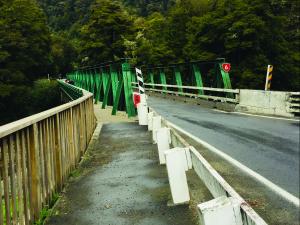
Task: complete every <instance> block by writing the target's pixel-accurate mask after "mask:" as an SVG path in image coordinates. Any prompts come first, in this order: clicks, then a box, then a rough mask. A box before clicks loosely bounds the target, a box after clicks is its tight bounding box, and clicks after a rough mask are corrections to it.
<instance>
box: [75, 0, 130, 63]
mask: <svg viewBox="0 0 300 225" xmlns="http://www.w3.org/2000/svg"><path fill="white" fill-rule="evenodd" d="M80 33H81V36H80V46H81V48H80V57H81V61H82V62H85V63H87V64H89V65H93V64H97V63H99V62H104V61H109V60H117V59H119V58H123V57H124V51H125V46H124V38H127V39H131V38H130V36H133V33H134V29H133V22H132V19H131V17H130V15H129V14H128V13H127V11H125V10H124V9H123V8H122V6H121V5H120V4H119V3H117V2H115V1H109V0H97V1H96V3H95V4H93V6H92V7H91V10H90V17H89V20H88V22H87V24H85V25H84V26H83V27H82V28H81V30H80Z"/></svg>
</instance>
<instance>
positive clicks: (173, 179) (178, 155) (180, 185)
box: [165, 148, 190, 205]
mask: <svg viewBox="0 0 300 225" xmlns="http://www.w3.org/2000/svg"><path fill="white" fill-rule="evenodd" d="M183 154H184V155H185V149H183V148H176V149H170V150H167V151H165V157H166V165H167V171H168V177H169V184H170V189H171V193H172V199H173V203H174V205H176V204H183V203H186V202H189V201H190V194H189V188H188V184H187V178H186V174H185V167H184V163H183V161H182V160H183V159H182V155H183Z"/></svg>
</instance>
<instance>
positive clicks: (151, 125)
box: [148, 112, 153, 131]
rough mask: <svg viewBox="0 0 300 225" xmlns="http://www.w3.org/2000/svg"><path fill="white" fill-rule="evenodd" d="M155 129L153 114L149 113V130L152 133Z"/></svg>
mask: <svg viewBox="0 0 300 225" xmlns="http://www.w3.org/2000/svg"><path fill="white" fill-rule="evenodd" d="M152 128H153V112H149V113H148V130H149V131H151V130H152Z"/></svg>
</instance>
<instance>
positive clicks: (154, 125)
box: [152, 116, 161, 144]
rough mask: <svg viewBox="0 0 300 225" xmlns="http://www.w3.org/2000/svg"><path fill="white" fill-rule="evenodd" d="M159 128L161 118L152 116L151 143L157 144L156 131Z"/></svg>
mask: <svg viewBox="0 0 300 225" xmlns="http://www.w3.org/2000/svg"><path fill="white" fill-rule="evenodd" d="M160 128H161V116H153V118H152V139H153V143H154V144H156V143H157V136H156V134H157V131H158V130H159V129H160Z"/></svg>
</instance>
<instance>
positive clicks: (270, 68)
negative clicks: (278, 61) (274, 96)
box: [265, 65, 273, 91]
mask: <svg viewBox="0 0 300 225" xmlns="http://www.w3.org/2000/svg"><path fill="white" fill-rule="evenodd" d="M272 75H273V66H272V65H268V69H267V76H266V85H265V91H269V90H270V89H271V80H272Z"/></svg>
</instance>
